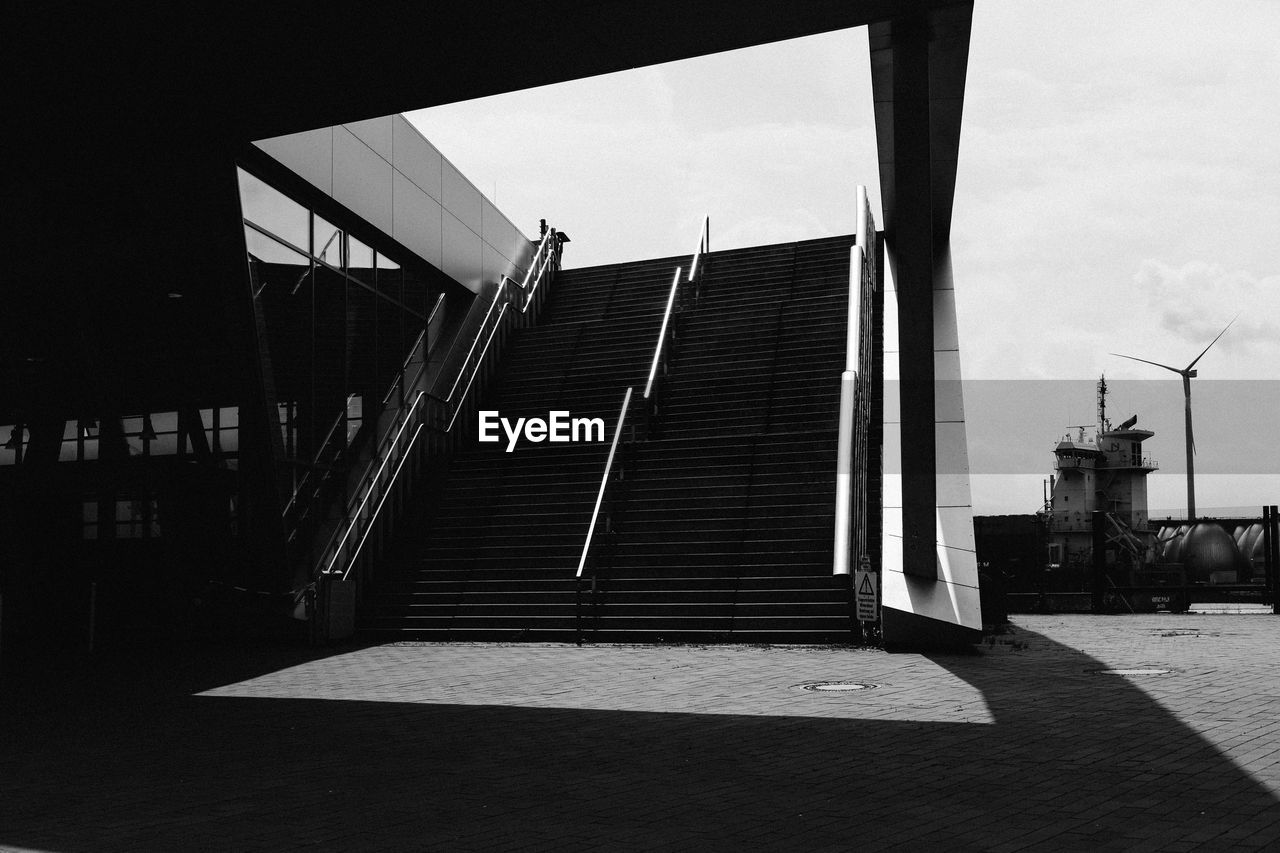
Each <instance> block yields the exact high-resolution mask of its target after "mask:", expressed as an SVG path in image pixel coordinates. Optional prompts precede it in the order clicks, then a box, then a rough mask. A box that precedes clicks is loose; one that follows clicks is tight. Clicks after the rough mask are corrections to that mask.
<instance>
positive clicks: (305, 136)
mask: <svg viewBox="0 0 1280 853" xmlns="http://www.w3.org/2000/svg"><path fill="white" fill-rule="evenodd" d="M255 144H256V145H258V147H259V148H261V149H262V150H263V151H265V152H266V153H267V154H269V155H271V156H272V157H274V158H275V159H276V160H278V161H279V162H280V163H281V164H282V165H284V166H285V167H287V168H289V169H290V170H292V171H293V172H295V173H296V174H298V175H299V176H300V177H302V178H304V179H305V180H307V181H308V182H309V183H311V184H313V185H314V186H316V187H317V188H319V189H320V190H322V191H323V192H325V193H327V194H328V195H330V196H332V197H333V198H334V199H335V200H336V201H338V202H339V203H341V204H342V205H344V206H345V207H347V208H349V209H350V210H351V211H352V212H354V213H355V214H356V215H358V216H360V217H361V218H363V219H365V220H366V221H367V222H368V223H369V224H370V225H372V226H374V227H375V228H378V229H380V230H381V231H383V232H384V233H386V234H388V235H390V236H391V237H393V238H395V239H396V240H397V241H399V242H400V243H401V244H403V245H404V246H405V247H407V248H408V249H409V250H411V251H412V252H414V253H415V254H417V255H418V256H419V257H421V258H422V259H423V260H425V261H426V262H428V263H430V264H431V265H433V266H435V267H437V268H438V269H440V270H442V271H443V272H445V273H446V274H447V275H449V276H450V277H451V278H453V279H454V280H456V281H457V282H459V283H460V284H462V285H463V286H465V287H466V288H468V289H469V290H471V291H472V292H474V293H479V292H482V291H483V290H484V289H485V288H486V287H491V286H493V285H496V283H497V280H498V278H499V277H500V276H502V275H504V274H507V275H512V276H513V277H514V276H515V275H519V276H521V277H522V276H523V274H524V271H525V270H526V269H527V268H528V264H529V260H530V258H531V256H532V254H533V246H532V243H531V242H530V240H529V238H528V237H527V236H525V234H524V233H523V232H522V231H521V230H520V229H519V228H518V227H516V225H515V224H514V223H512V222H511V220H510V219H508V218H507V217H506V216H505V215H504V214H503V213H502V211H501V210H499V209H498V208H497V206H496V205H494V204H493V203H492V202H491V201H489V200H488V199H485V198H484V196H483V195H482V194H481V193H480V191H479V190H478V189H477V188H476V187H475V186H474V185H473V184H472V183H471V182H470V181H468V180H467V179H466V177H465V176H463V175H462V174H461V173H460V172H459V171H458V170H457V169H456V168H455V167H454V166H453V165H452V164H451V163H449V161H448V160H446V159H445V158H444V157H443V156H442V155H441V154H440V152H439V150H437V149H436V147H435V146H433V145H432V144H431V143H430V142H428V141H427V140H426V139H424V138H423V137H422V135H421V134H420V133H418V131H417V130H416V129H415V128H414V127H413V126H412V125H411V124H409V122H408V121H407V120H406V119H405V118H404V116H400V115H396V116H385V117H383V118H377V119H369V120H368V121H360V122H352V123H351V124H348V125H342V126H338V127H333V128H322V129H319V130H313V131H307V132H305V133H295V134H291V135H289V136H281V137H277V138H275V139H266V140H262V141H260V142H257V143H255ZM486 246H487V248H484V247H486Z"/></svg>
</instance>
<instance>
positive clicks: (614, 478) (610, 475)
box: [574, 386, 635, 644]
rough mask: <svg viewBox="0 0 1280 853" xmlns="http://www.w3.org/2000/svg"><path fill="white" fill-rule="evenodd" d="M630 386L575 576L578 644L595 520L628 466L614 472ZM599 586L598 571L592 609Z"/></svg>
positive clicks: (608, 523)
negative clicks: (586, 571) (584, 586)
mask: <svg viewBox="0 0 1280 853" xmlns="http://www.w3.org/2000/svg"><path fill="white" fill-rule="evenodd" d="M631 390H632V389H631V386H627V393H626V394H624V395H623V397H622V409H621V410H619V412H618V423H617V424H616V425H615V426H614V428H613V443H612V444H611V445H610V446H609V458H608V459H607V460H606V461H605V463H604V475H603V476H602V477H601V478H600V490H599V491H598V492H597V493H596V505H595V508H594V509H592V510H591V523H590V524H588V525H587V541H586V542H585V543H583V546H582V556H581V557H580V558H579V559H578V571H577V574H576V575H575V577H576V578H577V581H578V587H577V590H576V591H575V593H574V613H575V618H576V621H577V631H578V643H579V644H581V643H582V575H583V572H584V571H585V570H586V568H587V560H588V559H589V558H590V556H591V541H592V539H593V538H594V537H595V532H596V521H597V520H598V519H599V518H600V507H601V506H603V505H604V502H605V498H606V495H607V494H608V492H609V487H610V486H612V485H613V484H614V483H615V482H618V481H621V480H622V479H623V478H624V477H625V476H626V466H625V465H624V464H622V463H621V462H619V464H618V467H617V471H616V474H615V471H614V464H613V463H614V460H615V459H617V455H618V439H619V438H621V436H622V431H623V430H624V429H625V428H626V427H627V412H628V411H629V410H630V408H631ZM631 435H632V438H633V439H634V437H635V427H634V425H633V426H632V428H631ZM604 532H605V534H606V535H607V534H609V533H612V532H613V513H612V512H610V511H608V510H606V511H605V520H604ZM597 592H598V587H597V583H596V574H595V573H594V572H593V573H591V603H592V612H593V613H594V612H595V611H596V593H597Z"/></svg>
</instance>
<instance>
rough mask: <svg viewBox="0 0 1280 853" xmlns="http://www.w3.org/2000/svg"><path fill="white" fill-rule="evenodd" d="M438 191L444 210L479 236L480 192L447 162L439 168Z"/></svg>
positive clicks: (480, 228) (480, 229)
mask: <svg viewBox="0 0 1280 853" xmlns="http://www.w3.org/2000/svg"><path fill="white" fill-rule="evenodd" d="M440 191H441V196H440V201H441V204H443V205H444V209H445V210H447V211H449V212H450V213H452V214H453V215H454V216H456V217H457V218H458V220H459V221H461V222H462V223H463V224H464V225H466V226H467V227H468V228H470V229H471V230H472V231H474V232H475V233H476V234H477V235H479V234H480V233H481V231H482V223H481V216H480V191H479V190H478V189H476V188H475V187H474V186H473V185H472V183H471V182H470V181H468V180H467V179H466V177H464V176H463V174H462V173H461V172H459V171H458V169H457V167H455V166H454V165H453V164H452V163H450V162H449V161H448V160H445V161H444V162H443V163H442V164H441V166H440Z"/></svg>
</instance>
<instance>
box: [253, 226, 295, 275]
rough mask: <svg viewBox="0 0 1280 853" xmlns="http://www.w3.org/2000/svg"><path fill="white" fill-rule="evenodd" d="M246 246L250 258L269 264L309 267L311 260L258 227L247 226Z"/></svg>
mask: <svg viewBox="0 0 1280 853" xmlns="http://www.w3.org/2000/svg"><path fill="white" fill-rule="evenodd" d="M244 242H245V246H246V247H247V248H248V249H249V259H250V260H254V261H263V262H264V263H268V264H289V265H292V266H295V267H303V268H305V267H307V266H309V265H310V261H308V260H307V257H306V256H305V255H302V254H299V253H298V252H295V251H294V250H293V249H290V248H289V247H288V246H286V245H284V244H283V243H280V242H277V241H276V240H272V239H271V238H270V237H268V236H267V235H265V234H263V233H262V232H261V231H259V230H257V229H256V228H250V227H249V226H247V225H246V226H245V229H244Z"/></svg>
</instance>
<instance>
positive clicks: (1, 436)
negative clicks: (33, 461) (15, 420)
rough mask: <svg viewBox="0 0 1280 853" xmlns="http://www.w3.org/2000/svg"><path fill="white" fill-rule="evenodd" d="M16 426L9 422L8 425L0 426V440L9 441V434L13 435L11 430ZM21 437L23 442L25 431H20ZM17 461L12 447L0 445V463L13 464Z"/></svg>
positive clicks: (15, 452)
mask: <svg viewBox="0 0 1280 853" xmlns="http://www.w3.org/2000/svg"><path fill="white" fill-rule="evenodd" d="M16 428H17V427H15V426H14V425H13V424H10V425H8V426H0V441H3V442H6V443H7V442H8V441H9V436H11V435H13V431H14V430H15V429H16ZM22 438H23V439H24V442H25V439H26V433H25V432H24V433H22ZM24 446H25V444H24ZM17 461H18V454H17V451H16V450H15V449H14V448H12V447H4V446H0V465H13V464H16V463H17Z"/></svg>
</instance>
